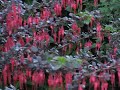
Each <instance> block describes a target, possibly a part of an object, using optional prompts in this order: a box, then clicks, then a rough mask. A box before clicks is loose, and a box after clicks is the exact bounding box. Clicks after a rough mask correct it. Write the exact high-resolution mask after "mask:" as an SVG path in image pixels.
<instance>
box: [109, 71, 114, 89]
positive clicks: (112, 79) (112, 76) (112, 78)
mask: <svg viewBox="0 0 120 90" xmlns="http://www.w3.org/2000/svg"><path fill="white" fill-rule="evenodd" d="M110 80H111V84H112V88H113V86H114V85H115V74H114V73H112V74H111V78H110Z"/></svg>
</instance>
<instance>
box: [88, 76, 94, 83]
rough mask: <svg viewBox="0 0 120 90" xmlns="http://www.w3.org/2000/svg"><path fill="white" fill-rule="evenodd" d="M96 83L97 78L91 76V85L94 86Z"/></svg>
mask: <svg viewBox="0 0 120 90" xmlns="http://www.w3.org/2000/svg"><path fill="white" fill-rule="evenodd" d="M95 81H96V77H95V76H94V75H91V76H90V79H89V82H90V83H91V84H94V82H95Z"/></svg>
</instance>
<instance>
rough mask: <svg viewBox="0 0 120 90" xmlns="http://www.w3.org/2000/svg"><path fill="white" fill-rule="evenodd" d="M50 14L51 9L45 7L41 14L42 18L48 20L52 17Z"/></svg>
mask: <svg viewBox="0 0 120 90" xmlns="http://www.w3.org/2000/svg"><path fill="white" fill-rule="evenodd" d="M50 15H51V12H50V10H49V9H47V8H44V9H43V11H42V14H41V18H42V19H44V20H47V19H48V18H49V17H50Z"/></svg>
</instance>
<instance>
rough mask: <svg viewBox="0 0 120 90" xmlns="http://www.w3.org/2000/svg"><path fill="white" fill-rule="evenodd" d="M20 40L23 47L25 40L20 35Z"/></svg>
mask: <svg viewBox="0 0 120 90" xmlns="http://www.w3.org/2000/svg"><path fill="white" fill-rule="evenodd" d="M18 42H19V43H20V44H21V46H22V47H23V46H24V45H25V42H24V40H23V38H22V37H20V39H19V40H18Z"/></svg>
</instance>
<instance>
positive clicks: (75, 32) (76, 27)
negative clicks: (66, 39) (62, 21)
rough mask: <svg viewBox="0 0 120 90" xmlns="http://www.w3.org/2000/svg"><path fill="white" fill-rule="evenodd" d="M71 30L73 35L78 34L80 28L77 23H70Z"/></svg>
mask: <svg viewBox="0 0 120 90" xmlns="http://www.w3.org/2000/svg"><path fill="white" fill-rule="evenodd" d="M72 30H73V34H74V35H79V34H80V30H81V29H80V28H79V27H78V25H77V23H73V24H72Z"/></svg>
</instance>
